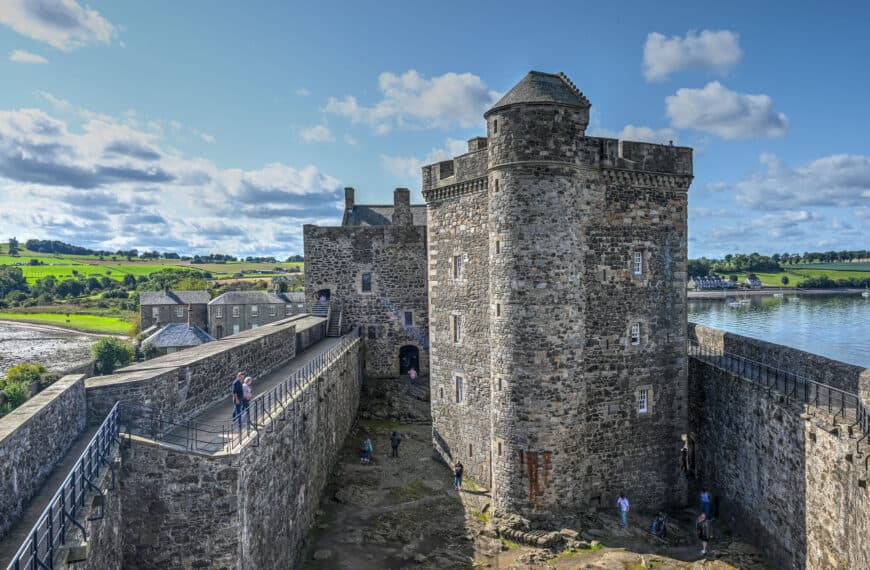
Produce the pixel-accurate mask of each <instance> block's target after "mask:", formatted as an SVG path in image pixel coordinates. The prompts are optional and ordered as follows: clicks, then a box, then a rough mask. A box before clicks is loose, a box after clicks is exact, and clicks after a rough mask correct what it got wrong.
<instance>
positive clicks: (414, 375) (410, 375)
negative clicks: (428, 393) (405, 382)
mask: <svg viewBox="0 0 870 570" xmlns="http://www.w3.org/2000/svg"><path fill="white" fill-rule="evenodd" d="M408 378H410V379H411V382H413V381H414V380H416V379H417V371H416V370H414V369H413V368H412V369H410V370H408Z"/></svg>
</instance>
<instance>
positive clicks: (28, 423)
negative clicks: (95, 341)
mask: <svg viewBox="0 0 870 570" xmlns="http://www.w3.org/2000/svg"><path fill="white" fill-rule="evenodd" d="M84 427H85V386H84V376H81V375H77V376H64V377H63V378H61V379H60V380H58V381H57V382H55V383H54V384H52V385H51V386H49V387H48V388H46V389H45V390H43V391H42V392H40V393H39V394H37V395H36V396H34V397H33V398H31V399H30V400H28V401H27V402H25V403H24V404H22V405H21V406H20V407H18V408H16V409H15V410H13V411H12V412H10V413H9V414H8V415H6V416H4V417H3V418H2V419H0V538H2V537H3V536H5V535H6V533H7V532H8V531H9V528H10V526H11V525H12V523H14V522H15V521H16V520H18V518H19V517H20V516H21V513H22V511H23V509H24V508H25V507H26V506H27V505H28V503H29V502H30V499H31V498H32V497H33V495H34V494H35V493H36V492H37V491H39V488H40V487H41V485H42V483H43V481H45V479H46V478H47V477H48V476H49V475H50V474H51V472H52V471H53V470H54V467H55V465H56V464H57V463H58V462H59V461H60V460H61V459H62V458H63V456H64V455H65V454H66V452H67V451H68V450H69V448H70V446H71V445H72V443H73V442H74V441H75V440H76V438H77V437H78V436H79V435H80V434H81V433H82V430H84Z"/></svg>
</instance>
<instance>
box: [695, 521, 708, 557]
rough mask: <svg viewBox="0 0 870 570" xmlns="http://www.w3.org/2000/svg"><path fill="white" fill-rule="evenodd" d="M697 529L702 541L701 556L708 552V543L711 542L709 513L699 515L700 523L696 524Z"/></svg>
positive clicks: (699, 538)
mask: <svg viewBox="0 0 870 570" xmlns="http://www.w3.org/2000/svg"><path fill="white" fill-rule="evenodd" d="M695 531H697V533H698V540H700V541H701V556H705V555H706V554H707V544H708V543H709V542H710V534H711V533H710V521H709V520H707V515H705V514H704V513H701V514H700V515H698V524H696V525H695Z"/></svg>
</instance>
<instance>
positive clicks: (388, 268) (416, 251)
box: [304, 225, 429, 377]
mask: <svg viewBox="0 0 870 570" xmlns="http://www.w3.org/2000/svg"><path fill="white" fill-rule="evenodd" d="M304 233H305V297H306V299H308V300H309V302H311V301H312V300H313V299H314V298H315V294H316V293H317V291H319V290H321V289H329V290H330V292H331V301H332V302H333V303H336V304H338V303H340V304H341V305H342V307H343V311H344V312H343V321H344V323H345V326H347V327H362V329H363V337H364V338H365V354H366V370H365V374H366V375H367V376H372V377H396V376H398V375H399V349H400V348H401V347H402V346H405V345H410V346H414V347H416V348H417V349H418V350H419V356H420V369H421V370H420V371H421V372H423V373H425V372H427V371H428V370H429V311H428V305H427V299H426V294H427V285H426V228H425V227H424V226H409V225H404V226H351V227H318V226H311V225H306V226H305V229H304ZM363 273H370V274H371V276H372V277H371V279H372V280H371V292H363V291H362V274H363ZM406 311H411V312H412V313H413V325H412V326H405V323H404V313H405V312H406Z"/></svg>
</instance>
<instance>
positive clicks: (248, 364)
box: [86, 317, 303, 424]
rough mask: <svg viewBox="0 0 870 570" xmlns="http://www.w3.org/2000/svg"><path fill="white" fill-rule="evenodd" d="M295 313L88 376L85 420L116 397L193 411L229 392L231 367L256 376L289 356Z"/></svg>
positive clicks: (95, 417)
mask: <svg viewBox="0 0 870 570" xmlns="http://www.w3.org/2000/svg"><path fill="white" fill-rule="evenodd" d="M298 318H303V317H298ZM298 318H297V317H293V318H290V319H287V320H285V321H282V322H280V323H275V324H271V325H267V326H263V327H259V328H257V329H253V330H249V331H245V332H243V333H239V334H237V335H233V336H232V337H229V338H225V339H222V340H219V341H215V342H210V343H207V344H203V345H200V346H198V347H194V348H189V349H187V350H183V351H180V352H175V353H172V354H167V355H165V356H160V357H158V358H154V359H152V360H148V361H146V362H140V363H137V364H134V365H132V366H128V367H126V368H123V369H121V370H119V371H117V372H116V373H115V374H112V375H108V376H96V377H93V378H89V379H88V380H87V383H86V386H87V402H88V421H89V422H91V423H95V424H96V423H99V422H101V421H102V420H103V418H104V417H105V415H106V414H107V413H108V411H109V410H110V409H111V408H112V406H114V405H115V402H116V401H118V400H121V401H123V402H126V403H130V404H136V405H141V406H147V407H151V408H155V409H159V410H162V411H164V412H173V413H176V414H179V415H180V416H183V417H187V416H189V415H195V414H196V413H198V412H199V411H200V410H202V409H204V408H206V407H208V406H210V405H211V404H213V403H214V402H215V401H217V400H219V399H221V398H225V397H229V390H230V384H231V383H232V379H233V376H234V375H235V372H237V371H239V370H245V371H246V372H247V373H248V374H252V375H254V376H258V375H260V374H265V373H267V372H270V371H271V370H273V369H275V368H277V367H279V366H281V365H282V364H284V363H285V362H287V361H288V360H290V359H291V358H293V357H294V356H295V355H296V336H297V334H296V323H295V321H296V320H297V319H298Z"/></svg>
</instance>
